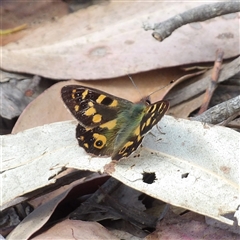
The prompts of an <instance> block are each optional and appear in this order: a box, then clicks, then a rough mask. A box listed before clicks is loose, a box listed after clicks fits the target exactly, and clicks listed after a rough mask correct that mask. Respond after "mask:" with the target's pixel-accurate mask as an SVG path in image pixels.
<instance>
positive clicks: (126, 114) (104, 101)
mask: <svg viewBox="0 0 240 240" xmlns="http://www.w3.org/2000/svg"><path fill="white" fill-rule="evenodd" d="M61 94H62V99H63V101H64V103H65V105H66V106H67V107H68V108H69V110H70V111H71V113H72V114H73V116H74V117H75V118H76V119H77V120H78V121H79V124H78V126H77V129H76V138H77V139H78V143H79V145H80V146H81V147H83V148H84V149H85V151H86V152H88V153H90V154H93V155H97V156H111V157H112V159H113V160H119V159H120V158H123V157H127V156H129V155H130V154H131V153H132V152H134V151H135V150H136V149H137V148H138V146H139V145H140V144H141V142H142V139H143V137H144V135H145V134H146V133H147V132H148V131H149V130H151V128H152V127H153V126H154V125H155V124H157V123H158V121H159V120H160V119H161V118H162V116H163V115H164V113H165V112H166V111H167V109H168V107H169V103H168V102H167V101H159V102H157V103H154V104H150V105H145V104H144V103H137V104H134V103H132V102H130V101H127V100H125V99H122V98H118V97H115V96H113V95H110V94H108V93H105V92H102V91H99V90H96V89H93V88H88V87H83V86H79V85H68V86H65V87H63V88H62V91H61Z"/></svg>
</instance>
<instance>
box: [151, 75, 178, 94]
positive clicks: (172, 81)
mask: <svg viewBox="0 0 240 240" xmlns="http://www.w3.org/2000/svg"><path fill="white" fill-rule="evenodd" d="M175 81H177V79H176V80H171V82H170V83H169V84H167V85H166V86H164V87H161V88H159V89H157V90H155V91H153V92H151V93H150V94H149V95H148V97H150V96H151V95H153V94H154V93H156V92H158V91H160V90H162V89H163V88H165V87H168V86H169V85H171V84H173V83H174V82H175Z"/></svg>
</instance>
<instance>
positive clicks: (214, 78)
mask: <svg viewBox="0 0 240 240" xmlns="http://www.w3.org/2000/svg"><path fill="white" fill-rule="evenodd" d="M223 54H224V53H223V51H222V50H221V49H219V50H217V52H216V60H215V63H214V66H213V71H212V75H211V81H210V84H209V87H208V88H207V90H206V92H205V95H204V98H203V104H202V106H201V108H200V110H199V112H198V114H201V113H203V112H205V111H206V110H207V109H208V105H209V103H210V100H211V98H212V95H213V93H214V91H215V89H216V88H217V86H218V79H219V75H220V71H221V68H222V61H223Z"/></svg>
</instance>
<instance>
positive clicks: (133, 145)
mask: <svg viewBox="0 0 240 240" xmlns="http://www.w3.org/2000/svg"><path fill="white" fill-rule="evenodd" d="M168 108H169V103H168V102H167V101H159V102H157V103H154V104H150V105H148V106H147V107H146V108H145V109H144V111H143V115H142V119H141V120H140V121H139V124H138V126H137V127H136V128H135V129H134V130H133V131H132V132H131V133H129V135H128V136H127V138H126V139H125V141H124V144H122V145H121V146H120V147H119V149H118V151H115V152H114V153H113V155H112V159H114V160H119V159H120V158H122V157H128V156H129V155H130V154H131V153H132V152H134V151H135V150H136V149H137V148H138V147H139V145H140V144H141V142H142V140H143V138H144V135H145V134H146V133H147V132H149V131H150V130H151V129H152V127H153V126H154V125H156V124H157V123H158V122H159V121H160V120H161V118H162V117H163V115H164V114H165V113H166V111H167V110H168Z"/></svg>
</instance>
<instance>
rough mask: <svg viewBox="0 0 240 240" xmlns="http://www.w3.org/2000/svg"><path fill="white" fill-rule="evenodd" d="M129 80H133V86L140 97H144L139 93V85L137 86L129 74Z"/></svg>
mask: <svg viewBox="0 0 240 240" xmlns="http://www.w3.org/2000/svg"><path fill="white" fill-rule="evenodd" d="M128 77H129V79H130V80H131V82H132V84H133V86H134V87H135V88H136V90H137V91H138V93H139V95H140V96H142V94H141V92H140V91H139V88H138V87H137V85H136V84H135V82H134V81H133V79H132V77H131V76H130V75H129V74H128Z"/></svg>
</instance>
